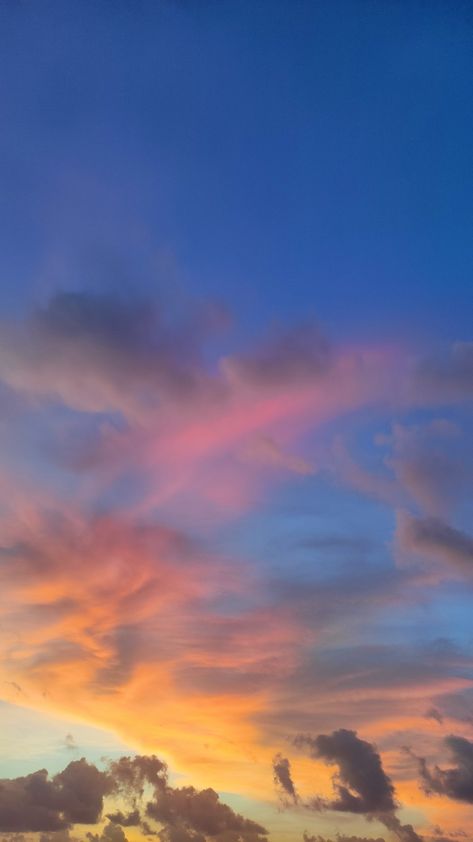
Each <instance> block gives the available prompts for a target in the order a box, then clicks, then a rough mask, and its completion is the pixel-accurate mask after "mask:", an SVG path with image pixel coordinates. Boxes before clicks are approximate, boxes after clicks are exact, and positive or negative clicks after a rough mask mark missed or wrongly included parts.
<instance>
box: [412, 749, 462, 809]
mask: <svg viewBox="0 0 473 842" xmlns="http://www.w3.org/2000/svg"><path fill="white" fill-rule="evenodd" d="M444 742H445V746H446V748H447V749H448V751H449V754H450V757H451V760H452V762H453V764H454V765H453V766H451V767H449V768H447V769H442V768H440V767H439V766H434V768H433V769H429V766H428V764H427V761H426V760H425V758H423V757H420V758H417V760H418V763H419V772H420V777H421V784H422V788H423V790H424V791H425V792H426V793H428V794H429V795H444V796H446V797H447V798H452V799H453V800H455V801H464V802H466V803H467V804H473V742H470V740H467V739H465V738H464V737H456V736H454V735H451V736H449V737H446V738H445V741H444Z"/></svg>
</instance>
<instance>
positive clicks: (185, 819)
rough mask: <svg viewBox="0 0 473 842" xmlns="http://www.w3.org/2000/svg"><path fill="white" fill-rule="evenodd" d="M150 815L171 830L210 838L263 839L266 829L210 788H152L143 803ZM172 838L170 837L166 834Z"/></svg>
mask: <svg viewBox="0 0 473 842" xmlns="http://www.w3.org/2000/svg"><path fill="white" fill-rule="evenodd" d="M146 813H147V815H148V817H149V818H151V819H154V820H155V821H157V822H160V823H162V824H164V825H165V826H166V827H169V828H171V829H174V828H178V829H180V830H181V831H182V832H190V833H191V834H193V835H192V836H191V838H192V839H194V836H195V834H202V836H203V837H210V838H217V839H220V838H222V839H223V838H230V839H231V838H234V839H235V840H237V839H238V840H239V841H240V842H264V840H266V839H267V832H266V830H265V828H264V827H262V826H261V825H260V824H258V823H257V822H254V821H252V820H251V819H246V818H244V817H243V816H241V815H239V814H238V813H235V812H234V811H233V810H232V809H231V807H229V806H228V805H227V804H223V803H222V802H221V801H220V799H219V796H218V795H217V793H216V792H215V791H214V790H213V789H204V790H201V791H198V790H196V789H194V787H193V786H184V787H178V788H172V787H169V786H166V787H164V788H163V789H160V790H156V791H155V797H154V799H153V800H152V801H149V802H148V804H147V806H146ZM169 838H170V839H172V836H170V837H169Z"/></svg>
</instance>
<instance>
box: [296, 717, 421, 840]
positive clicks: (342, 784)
mask: <svg viewBox="0 0 473 842" xmlns="http://www.w3.org/2000/svg"><path fill="white" fill-rule="evenodd" d="M294 742H295V744H296V745H297V746H298V747H300V748H307V749H308V750H309V753H310V755H311V756H312V757H314V758H317V759H321V760H324V761H325V762H326V763H328V764H329V765H335V766H336V767H337V773H336V774H335V775H334V776H333V779H332V783H333V788H334V792H335V797H334V798H332V799H324V798H321V797H320V796H316V797H315V798H314V799H313V800H312V802H311V803H310V804H309V805H308V806H312V809H314V810H317V811H322V810H334V811H335V812H342V813H355V814H359V815H364V816H365V817H366V818H368V819H377V820H378V821H380V822H382V824H384V825H385V827H387V828H388V830H390V831H392V832H393V833H394V834H395V835H396V836H397V838H398V839H399V840H400V842H420V840H421V837H420V836H418V834H417V833H416V832H415V830H414V828H413V827H412V826H411V825H409V824H408V825H403V824H401V822H400V820H399V818H398V817H397V815H396V810H397V808H398V804H397V802H396V800H395V790H394V786H393V784H392V782H391V779H390V778H389V777H388V775H387V774H386V772H385V771H384V769H383V765H382V761H381V757H380V755H379V752H378V751H377V750H376V748H375V747H374V746H373V745H372V744H371V743H369V742H367V741H366V740H362V739H360V737H358V736H357V734H356V732H355V731H349V730H347V729H345V728H341V729H339V730H338V731H333V732H332V734H320V735H319V736H318V737H311V736H308V735H303V734H301V735H299V736H298V737H296V739H295V741H294Z"/></svg>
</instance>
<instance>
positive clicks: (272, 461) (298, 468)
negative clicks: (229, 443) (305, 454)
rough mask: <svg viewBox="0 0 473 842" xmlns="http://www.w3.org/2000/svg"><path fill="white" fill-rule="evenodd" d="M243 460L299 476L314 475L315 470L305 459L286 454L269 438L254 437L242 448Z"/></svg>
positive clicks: (262, 436)
mask: <svg viewBox="0 0 473 842" xmlns="http://www.w3.org/2000/svg"><path fill="white" fill-rule="evenodd" d="M242 456H243V458H244V459H247V460H250V461H255V462H258V463H260V464H262V465H267V466H268V467H273V468H282V469H284V470H286V471H291V472H292V473H294V474H300V475H301V476H305V475H310V474H314V473H315V468H314V467H313V466H312V465H311V464H310V463H309V462H307V461H306V460H305V459H300V458H299V457H297V456H292V455H291V454H289V453H286V452H285V451H284V450H283V449H282V448H281V446H280V445H279V444H278V442H276V441H275V440H274V439H273V438H271V436H264V435H260V436H255V437H254V438H253V439H252V440H251V441H250V442H248V444H247V445H246V446H245V447H244V449H243V453H242Z"/></svg>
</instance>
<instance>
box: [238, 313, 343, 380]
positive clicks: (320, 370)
mask: <svg viewBox="0 0 473 842" xmlns="http://www.w3.org/2000/svg"><path fill="white" fill-rule="evenodd" d="M332 362H333V355H332V349H331V348H330V345H329V343H328V341H327V340H326V338H325V337H324V336H323V335H322V334H321V332H320V330H319V328H318V327H317V326H316V325H314V324H307V325H305V326H304V325H303V326H301V325H299V326H298V327H296V328H293V329H292V330H288V331H286V332H284V333H280V334H279V335H274V336H272V337H271V338H270V339H269V340H268V341H267V342H266V344H264V345H263V346H262V347H261V348H259V349H258V350H256V351H254V352H252V353H250V354H240V355H238V356H234V357H231V358H230V357H229V358H227V359H226V360H225V361H224V369H225V371H226V373H228V375H229V376H230V379H231V380H234V379H236V380H240V381H243V382H244V383H247V384H249V385H251V386H255V387H258V388H263V389H264V388H274V387H276V388H278V387H282V386H285V385H288V384H289V385H294V384H295V383H297V382H303V381H306V380H308V379H309V380H313V379H314V378H319V377H321V376H325V375H326V374H327V372H328V371H329V370H330V368H331V365H332Z"/></svg>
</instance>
